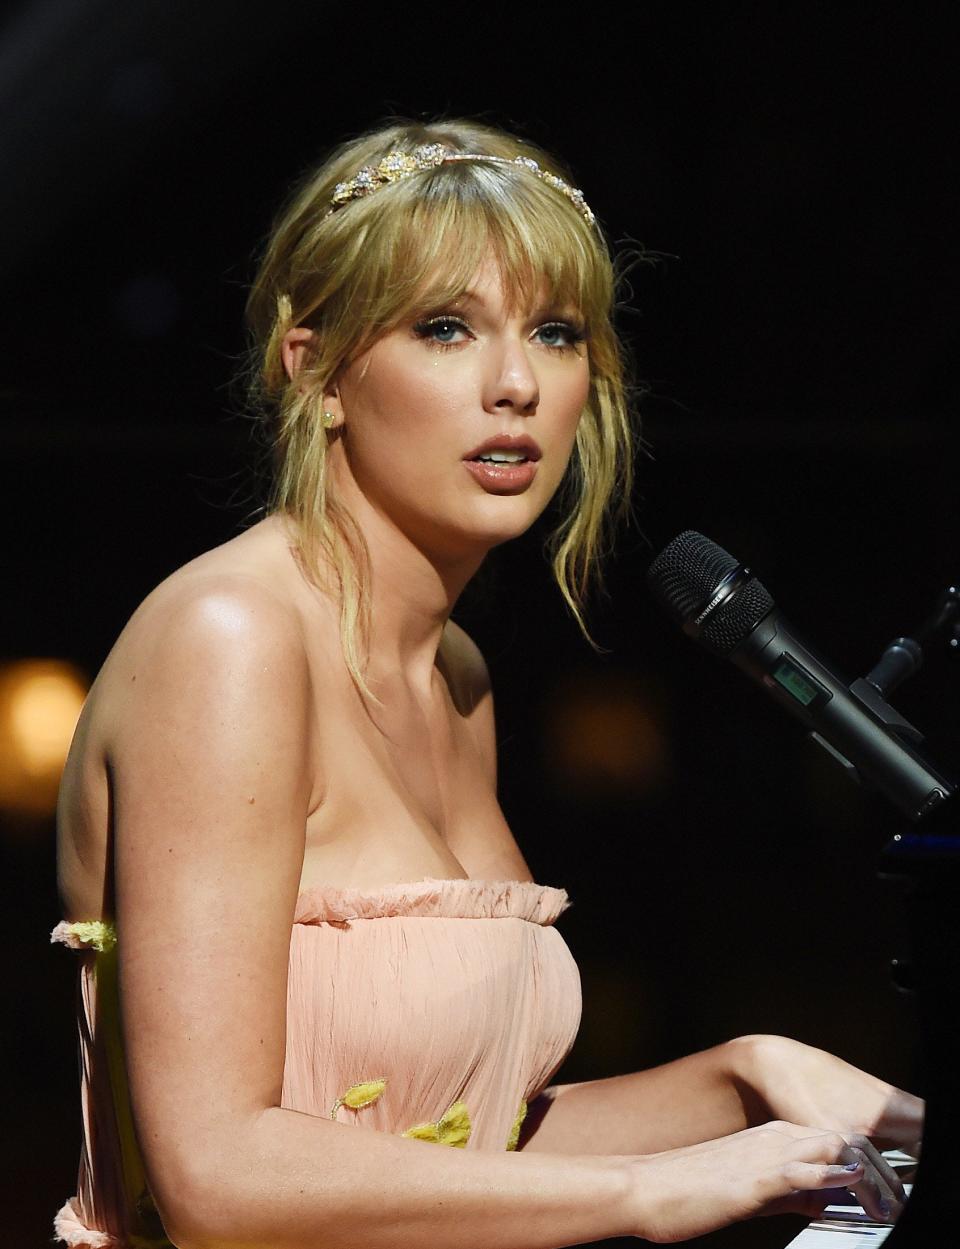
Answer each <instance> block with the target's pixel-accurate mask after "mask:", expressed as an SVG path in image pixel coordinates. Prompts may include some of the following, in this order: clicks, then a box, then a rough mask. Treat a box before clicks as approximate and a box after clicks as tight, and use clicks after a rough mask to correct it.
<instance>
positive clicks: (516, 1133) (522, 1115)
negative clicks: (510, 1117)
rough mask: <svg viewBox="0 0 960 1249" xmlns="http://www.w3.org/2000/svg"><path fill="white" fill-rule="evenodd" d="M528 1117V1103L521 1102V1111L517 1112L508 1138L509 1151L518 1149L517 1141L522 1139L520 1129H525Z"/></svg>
mask: <svg viewBox="0 0 960 1249" xmlns="http://www.w3.org/2000/svg"><path fill="white" fill-rule="evenodd" d="M526 1117H527V1103H526V1102H525V1101H521V1102H520V1109H519V1110H518V1111H517V1117H516V1119H514V1121H513V1127H512V1128H511V1129H510V1135H509V1136H508V1137H507V1149H516V1147H517V1141H519V1139H520V1129H521V1128H522V1127H523V1121H524V1119H526Z"/></svg>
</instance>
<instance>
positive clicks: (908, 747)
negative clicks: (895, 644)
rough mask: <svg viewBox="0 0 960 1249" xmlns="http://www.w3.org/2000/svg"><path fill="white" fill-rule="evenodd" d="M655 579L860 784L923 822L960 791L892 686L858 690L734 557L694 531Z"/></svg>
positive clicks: (692, 631)
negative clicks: (889, 697)
mask: <svg viewBox="0 0 960 1249" xmlns="http://www.w3.org/2000/svg"><path fill="white" fill-rule="evenodd" d="M647 581H648V583H649V585H650V589H651V590H652V592H653V594H654V597H655V598H657V599H658V600H659V602H660V603H661V604H662V605H663V606H664V607H665V608H666V610H667V613H668V614H669V615H670V616H672V617H673V619H674V620H676V621H677V622H678V623H679V624H680V625H681V626H682V628H683V630H684V632H685V633H687V634H689V635H690V636H691V637H692V638H694V639H695V640H696V641H698V642H699V643H700V644H701V645H702V646H705V647H706V648H707V650H709V651H712V652H713V654H715V655H720V656H722V657H723V658H725V659H729V660H731V661H732V662H733V663H735V664H736V665H737V667H738V668H740V669H742V671H744V672H745V673H747V675H748V676H750V677H752V679H753V680H755V681H757V682H758V683H759V684H760V685H762V686H763V688H764V689H765V690H766V691H767V693H768V694H770V695H771V696H772V697H773V698H774V699H775V700H776V701H777V702H778V703H779V704H780V705H781V707H785V708H786V710H787V711H789V712H790V713H791V714H792V715H794V716H796V718H797V719H798V720H800V721H801V723H803V724H805V725H806V727H807V728H808V729H809V730H810V735H811V736H812V737H813V739H814V740H815V741H816V742H817V743H818V744H819V745H820V746H822V747H823V748H824V749H825V750H827V751H828V753H829V754H831V755H832V756H833V757H834V758H835V759H836V760H838V761H839V762H840V763H841V764H842V765H843V766H844V767H845V768H846V770H847V771H848V772H849V773H850V774H852V775H853V776H854V778H855V779H861V780H863V781H866V782H869V783H870V784H872V785H873V786H875V787H876V788H877V789H878V790H879V791H880V792H881V793H882V794H884V795H885V796H886V797H887V798H888V799H889V800H890V801H891V802H892V803H894V805H895V806H897V807H898V808H899V809H900V810H901V811H902V812H903V813H904V814H905V815H906V816H907V817H908V818H910V819H911V820H920V819H922V818H923V817H925V816H926V815H928V814H929V813H930V812H931V811H933V810H934V809H935V808H936V807H938V806H939V805H940V804H941V803H943V802H944V801H945V800H946V799H947V798H949V797H950V796H951V795H952V794H953V792H954V788H955V787H954V785H953V783H952V782H951V781H949V780H947V779H946V777H944V776H943V775H942V774H940V773H939V772H938V771H937V770H936V768H935V767H934V766H933V765H932V764H931V763H930V762H928V761H927V760H926V759H925V758H924V757H923V755H922V754H921V753H920V751H919V750H918V749H917V746H918V744H919V743H920V742H922V741H923V735H922V734H921V733H920V732H919V731H918V730H917V729H916V728H914V726H913V725H912V724H910V723H908V721H906V720H905V719H904V718H903V717H902V716H901V715H900V714H899V712H897V711H895V710H894V709H893V707H891V706H890V705H889V703H887V701H886V700H885V698H884V697H883V694H882V692H881V691H882V688H883V687H882V686H879V685H875V684H872V683H871V682H870V681H869V680H864V679H860V680H856V681H854V682H852V684H848V683H847V682H846V681H845V680H844V679H843V678H842V677H841V676H839V675H838V674H837V673H836V672H835V671H834V669H833V668H832V666H831V665H830V664H829V663H828V662H827V661H826V660H825V659H823V658H821V657H820V656H819V655H818V654H817V653H816V652H815V651H814V650H813V648H812V647H810V646H808V645H807V644H806V642H804V641H802V640H801V639H800V638H799V637H798V636H797V635H796V634H795V633H794V631H793V629H792V628H791V627H790V625H788V624H787V622H786V621H785V620H784V619H783V617H782V616H781V615H780V613H779V612H778V610H777V608H776V605H775V604H774V601H773V598H772V597H771V595H770V593H769V591H768V590H767V588H766V586H764V585H763V584H762V583H761V582H760V581H758V580H757V578H756V577H755V576H754V575H753V573H752V572H751V570H750V569H749V568H747V567H746V566H745V565H743V564H741V563H739V562H738V561H737V560H736V559H734V557H733V556H732V555H731V554H730V553H729V552H728V551H725V550H724V549H723V548H722V547H720V546H717V544H716V543H715V542H711V541H710V539H709V538H705V537H704V536H703V534H701V533H697V532H696V531H695V530H692V529H688V530H686V531H685V532H683V533H681V534H680V535H679V536H678V537H676V538H674V540H673V541H672V542H671V543H669V545H667V546H666V547H665V548H664V549H663V550H662V551H661V552H660V554H659V555H658V556H657V557H656V559H655V560H654V561H653V563H652V564H651V566H650V570H649V572H648V573H647ZM905 641H906V640H905ZM911 645H913V646H914V647H916V643H911ZM916 649H917V651H918V652H919V647H916ZM914 662H915V663H918V662H919V656H917V657H916V658H915V660H914ZM875 671H876V670H875ZM871 675H873V674H871Z"/></svg>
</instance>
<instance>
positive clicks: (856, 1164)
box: [843, 1162, 860, 1171]
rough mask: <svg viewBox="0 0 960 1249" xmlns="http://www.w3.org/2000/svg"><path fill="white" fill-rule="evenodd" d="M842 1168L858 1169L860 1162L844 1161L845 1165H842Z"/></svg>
mask: <svg viewBox="0 0 960 1249" xmlns="http://www.w3.org/2000/svg"><path fill="white" fill-rule="evenodd" d="M843 1169H844V1171H859V1170H860V1163H859V1162H848V1163H846V1164H845V1166H844V1168H843Z"/></svg>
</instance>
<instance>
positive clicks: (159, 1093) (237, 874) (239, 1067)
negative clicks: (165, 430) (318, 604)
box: [109, 585, 311, 1221]
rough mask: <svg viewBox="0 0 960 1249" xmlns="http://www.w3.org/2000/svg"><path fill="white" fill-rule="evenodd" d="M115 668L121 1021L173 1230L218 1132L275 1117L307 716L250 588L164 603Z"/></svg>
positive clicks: (275, 608) (303, 683) (298, 658)
mask: <svg viewBox="0 0 960 1249" xmlns="http://www.w3.org/2000/svg"><path fill="white" fill-rule="evenodd" d="M128 662H129V664H130V671H129V672H126V671H125V672H124V673H123V680H124V685H125V692H124V694H123V699H122V704H121V705H120V707H119V710H118V714H117V717H116V723H115V725H114V727H113V731H112V741H111V745H110V749H109V769H110V776H111V787H112V801H113V830H114V870H115V900H116V922H117V933H118V945H117V952H118V960H119V986H120V1009H121V1021H122V1028H123V1036H124V1046H125V1054H126V1062H127V1071H128V1078H129V1085H130V1095H131V1104H132V1107H133V1111H134V1117H135V1121H136V1125H137V1130H138V1136H139V1140H140V1144H141V1149H142V1152H143V1155H144V1161H145V1165H146V1169H147V1175H148V1179H149V1181H150V1183H151V1188H152V1190H153V1192H154V1196H155V1197H156V1199H157V1202H158V1205H159V1206H160V1209H161V1211H162V1212H163V1211H164V1208H165V1207H166V1208H167V1209H168V1210H169V1211H170V1214H171V1217H172V1218H173V1220H174V1221H175V1220H176V1217H177V1209H178V1206H177V1203H178V1201H180V1200H188V1199H189V1198H185V1197H184V1194H185V1193H187V1194H188V1193H189V1192H190V1186H191V1180H192V1178H193V1177H201V1178H202V1177H203V1176H204V1174H205V1173H206V1172H207V1169H208V1168H209V1167H210V1166H212V1165H215V1158H214V1157H213V1155H214V1153H215V1152H216V1149H217V1141H218V1139H222V1134H223V1133H226V1132H229V1131H230V1124H231V1123H232V1122H234V1123H235V1122H237V1121H238V1118H239V1117H242V1116H246V1115H251V1114H255V1113H257V1112H258V1111H260V1110H262V1109H264V1108H266V1107H268V1106H271V1105H278V1104H279V1100H280V1089H281V1084H282V1077H283V1062H284V1048H285V1014H286V976H287V960H288V954H289V943H290V929H291V924H292V920H293V913H294V907H295V902H296V897H297V892H298V886H299V880H300V873H301V869H302V862H303V850H304V828H305V824H306V813H307V808H308V805H309V796H310V780H311V777H310V767H309V748H308V741H309V716H310V711H309V708H310V702H311V700H310V697H309V684H308V674H307V665H306V659H305V656H304V653H303V647H302V644H300V642H299V635H298V632H297V629H296V626H295V624H294V623H293V622H292V621H291V619H290V617H289V615H288V614H287V613H286V611H285V609H283V608H282V606H281V605H280V604H278V603H276V602H275V601H274V600H273V599H272V598H271V597H270V596H269V595H268V593H267V592H266V591H265V590H263V589H261V588H260V587H257V586H243V585H241V586H240V587H239V588H238V587H236V586H227V587H226V588H219V589H215V590H210V591H208V592H203V593H200V594H196V593H194V594H191V595H190V596H189V597H187V598H186V599H181V600H180V601H175V602H174V603H173V604H167V605H165V606H164V607H163V608H162V609H160V610H159V612H158V618H157V619H156V621H155V622H152V623H151V624H150V627H149V628H148V629H147V630H146V632H145V636H144V637H143V638H142V639H141V640H140V641H139V642H138V644H137V645H136V646H135V647H134V651H133V654H132V656H131V657H130V659H129V661H128Z"/></svg>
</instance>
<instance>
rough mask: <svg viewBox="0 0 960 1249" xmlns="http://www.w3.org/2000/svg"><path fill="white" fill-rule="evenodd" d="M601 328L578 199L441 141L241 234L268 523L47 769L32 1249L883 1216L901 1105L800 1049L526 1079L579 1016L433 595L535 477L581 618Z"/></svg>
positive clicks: (608, 359)
mask: <svg viewBox="0 0 960 1249" xmlns="http://www.w3.org/2000/svg"><path fill="white" fill-rule="evenodd" d="M517 158H520V159H517ZM534 161H535V162H536V164H534V163H533V162H534ZM612 304H613V280H612V269H611V264H610V260H609V256H608V253H607V251H606V249H605V246H604V244H603V241H602V237H601V235H600V233H599V231H598V228H597V225H596V222H595V220H594V218H593V214H592V212H591V211H590V209H589V207H588V206H587V204H586V202H585V201H584V199H583V197H582V195H581V194H580V192H579V191H577V190H576V189H575V188H574V187H573V186H572V185H571V184H570V182H569V180H568V179H567V178H566V177H565V176H563V175H562V174H561V173H560V172H559V170H558V166H557V164H556V162H555V161H554V160H552V158H550V157H548V156H546V155H545V154H544V153H542V152H539V151H537V150H535V149H533V148H532V147H531V146H530V145H528V144H521V143H520V142H519V141H518V140H516V139H515V138H513V137H512V136H510V135H507V134H504V133H503V132H500V131H497V130H494V129H492V128H489V127H485V126H481V125H478V124H474V123H466V122H447V123H444V124H438V125H432V126H420V125H415V124H410V125H397V126H391V127H389V128H386V129H383V130H380V131H378V132H375V133H373V134H370V135H367V136H364V137H363V138H361V139H358V140H356V141H354V142H352V143H348V144H346V145H344V146H343V147H342V148H341V149H340V150H339V151H338V152H337V153H336V154H335V155H334V156H333V157H332V158H331V159H330V160H329V161H328V162H327V163H326V164H325V165H324V166H323V167H322V168H321V169H320V170H319V171H317V172H316V173H314V174H312V175H311V176H310V177H309V178H308V179H306V180H305V181H304V183H303V184H302V186H301V187H300V189H299V191H298V192H297V194H296V195H295V196H294V198H293V199H292V200H291V202H290V203H289V205H288V206H287V208H286V210H285V211H284V213H283V214H282V215H281V217H280V218H279V220H278V222H277V223H276V225H275V228H274V231H273V233H272V236H271V239H270V242H269V245H268V247H267V249H266V252H265V255H264V257H263V260H262V263H261V267H260V271H259V274H258V276H257V279H256V282H255V284H254V288H253V291H252V294H251V298H250V304H249V312H250V322H251V327H252V330H253V334H254V339H255V342H256V344H257V351H258V367H257V373H258V378H259V387H260V393H261V398H262V399H263V401H264V403H265V405H266V407H267V409H268V411H269V413H270V419H271V421H272V429H273V433H274V441H275V449H276V459H275V468H276V486H275V492H274V498H273V506H272V508H271V509H270V511H269V513H268V515H267V516H266V517H265V518H264V519H263V520H261V521H260V522H259V523H258V524H255V525H254V526H253V527H252V528H251V529H249V530H247V531H246V532H244V533H242V534H241V535H240V536H239V537H237V538H235V539H233V540H232V541H230V542H227V543H226V544H225V545H224V546H221V547H219V548H217V549H215V550H213V551H209V552H207V553H206V554H204V555H201V556H200V557H199V558H198V559H196V560H194V561H192V562H191V563H189V564H187V565H186V566H185V567H184V568H182V569H180V570H179V571H178V572H176V573H175V574H174V575H173V576H172V577H170V578H169V579H168V580H167V581H165V582H164V583H163V584H162V585H161V586H159V587H158V588H157V589H156V590H155V591H154V592H153V593H152V594H151V595H150V596H149V597H148V598H147V599H146V600H145V602H144V603H143V604H142V605H141V607H140V608H139V609H138V610H137V612H136V613H135V614H134V616H133V618H132V619H131V621H130V622H129V624H128V625H127V627H126V628H125V630H124V631H123V633H122V635H121V637H120V639H119V640H118V642H117V644H116V646H115V647H114V649H113V651H112V652H111V654H110V656H109V657H108V659H107V661H106V663H105V665H104V667H103V669H102V671H101V673H100V675H99V676H98V678H97V681H96V682H95V684H94V687H93V689H92V691H91V693H90V696H89V699H88V701H87V704H86V706H85V708H84V712H83V715H82V717H81V720H80V724H79V726H78V729H77V733H76V738H75V741H74V744H73V747H72V749H71V753H70V757H69V760H68V763H67V767H66V771H65V775H64V781H63V787H62V794H61V805H60V819H59V872H60V887H61V893H62V898H63V903H64V913H65V916H66V918H65V920H64V922H63V923H62V924H61V925H59V926H58V928H57V929H56V930H55V933H54V936H55V938H56V939H58V940H63V941H65V942H66V943H67V944H71V945H74V946H76V947H80V948H82V949H84V951H85V952H84V953H83V954H82V958H83V960H84V962H83V967H82V971H81V987H82V998H81V1002H82V1012H81V1019H80V1029H81V1045H82V1056H83V1092H84V1119H85V1138H84V1152H83V1155H82V1159H81V1171H80V1187H79V1193H78V1196H77V1197H76V1198H74V1199H73V1200H72V1201H70V1202H68V1203H67V1205H66V1206H65V1207H64V1208H63V1210H62V1211H61V1212H60V1215H59V1216H58V1220H57V1231H58V1234H59V1235H60V1237H61V1238H62V1239H63V1240H65V1241H66V1242H67V1243H68V1244H70V1245H73V1246H75V1247H77V1246H91V1247H100V1246H105V1245H111V1246H121V1247H126V1246H132V1245H136V1246H143V1245H164V1244H169V1243H171V1242H172V1243H173V1244H175V1245H177V1246H180V1247H181V1249H211V1247H213V1246H217V1247H218V1249H221V1247H225V1246H231V1247H232V1246H246V1245H257V1246H262V1245H270V1246H275V1247H278V1249H307V1247H308V1246H309V1249H317V1247H318V1246H341V1245H343V1244H347V1243H349V1244H350V1245H352V1246H357V1247H369V1249H380V1247H383V1249H386V1247H387V1246H395V1245H401V1244H402V1245H404V1246H408V1245H419V1244H428V1243H429V1244H431V1245H435V1246H449V1247H450V1249H455V1247H457V1246H464V1247H465V1249H466V1247H468V1246H469V1249H479V1247H483V1246H491V1247H492V1246H510V1249H547V1247H553V1246H561V1245H571V1244H578V1243H581V1242H583V1241H592V1240H600V1239H603V1238H607V1237H612V1236H616V1235H636V1236H643V1237H646V1238H648V1239H650V1240H657V1241H670V1240H681V1239H685V1238H688V1237H691V1236H694V1235H697V1234H699V1233H702V1232H705V1231H707V1230H710V1229H712V1228H716V1227H720V1226H723V1225H724V1224H727V1223H730V1222H732V1221H735V1220H737V1219H743V1218H747V1217H749V1216H751V1215H755V1214H761V1213H769V1212H772V1211H780V1210H787V1209H791V1210H800V1211H805V1212H811V1213H812V1212H815V1211H817V1210H819V1209H821V1208H822V1207H823V1205H824V1204H825V1203H826V1202H827V1200H828V1199H829V1197H830V1195H831V1194H830V1190H831V1189H835V1188H837V1187H840V1186H843V1187H849V1188H852V1189H853V1190H854V1192H856V1194H857V1195H858V1196H859V1198H860V1199H861V1200H862V1201H863V1202H864V1204H865V1205H866V1206H867V1208H868V1209H869V1210H871V1211H872V1212H873V1213H874V1214H876V1216H877V1217H881V1218H883V1217H891V1216H894V1215H895V1214H896V1213H897V1210H898V1208H899V1203H900V1201H901V1200H902V1196H903V1194H902V1189H901V1187H900V1186H899V1183H898V1181H897V1180H896V1177H895V1176H893V1174H892V1172H891V1171H890V1169H889V1167H887V1165H886V1163H885V1162H884V1161H883V1160H882V1159H881V1158H880V1157H879V1154H878V1153H877V1150H876V1148H875V1147H874V1145H873V1144H872V1143H871V1142H869V1141H868V1140H867V1139H866V1137H867V1136H873V1137H876V1138H877V1139H878V1140H882V1141H884V1142H889V1143H894V1142H900V1143H907V1142H912V1141H915V1140H916V1139H917V1137H918V1135H919V1126H920V1115H921V1111H922V1105H921V1103H920V1102H919V1101H918V1100H917V1099H916V1098H913V1097H911V1096H910V1095H909V1094H906V1093H903V1092H901V1091H900V1090H897V1089H895V1088H893V1087H892V1086H890V1085H887V1084H885V1083H883V1082H882V1081H880V1080H877V1079H874V1078H873V1077H872V1076H869V1075H867V1074H865V1073H863V1072H860V1071H857V1070H856V1069H854V1068H852V1067H850V1066H848V1065H847V1064H845V1063H843V1062H842V1061H840V1060H839V1059H836V1058H833V1057H832V1056H830V1055H828V1054H825V1053H823V1052H821V1051H819V1050H815V1049H811V1048H809V1047H807V1046H802V1045H798V1044H796V1043H793V1042H790V1041H788V1040H786V1039H784V1038H777V1037H745V1038H738V1039H736V1040H734V1041H731V1042H729V1043H727V1044H725V1045H721V1046H718V1047H715V1048H714V1049H711V1050H708V1051H706V1052H704V1053H701V1054H695V1055H692V1056H690V1057H688V1058H684V1059H681V1060H679V1061H677V1062H675V1063H671V1064H668V1065H667V1066H664V1067H660V1068H657V1069H654V1070H651V1071H645V1072H639V1073H636V1074H634V1075H630V1076H623V1077H618V1078H616V1079H612V1080H599V1081H594V1082H589V1083H585V1084H580V1085H567V1086H559V1087H547V1086H548V1084H549V1080H550V1077H551V1075H552V1074H553V1072H554V1071H555V1070H556V1069H557V1067H558V1066H559V1064H560V1062H561V1061H562V1059H563V1057H564V1056H565V1054H566V1052H567V1051H568V1049H569V1047H570V1045H571V1044H572V1041H573V1037H574V1034H575V1031H576V1027H577V1023H578V1018H579V983H578V978H577V974H576V968H575V966H574V964H573V961H572V959H571V957H570V955H569V952H568V951H567V949H566V946H565V945H564V943H563V941H562V939H561V938H560V937H559V934H558V933H557V932H556V930H555V929H554V928H553V927H552V923H553V920H554V919H555V918H556V917H557V915H558V914H559V913H560V911H561V910H562V909H563V907H564V905H565V902H566V895H565V894H564V893H563V891H562V890H559V889H554V888H551V887H548V886H541V885H537V884H535V883H534V882H532V880H531V877H530V872H529V869H528V868H527V865H526V863H525V862H524V859H523V856H522V854H521V852H520V850H519V848H518V847H517V845H516V843H515V842H514V840H513V837H512V835H511V833H510V830H509V828H508V827H507V825H506V822H505V820H504V818H503V815H502V812H501V811H500V808H499V806H498V804H497V799H496V777H495V770H496V751H495V737H494V720H493V704H492V697H491V692H490V685H489V679H488V675H487V670H486V666H485V664H484V661H483V657H482V655H481V654H480V652H479V651H478V649H477V647H476V646H475V645H474V643H473V642H472V641H471V639H470V638H469V637H468V636H467V635H466V634H465V633H464V631H463V630H462V629H460V628H459V627H458V626H457V625H455V624H454V623H453V622H452V621H451V619H450V613H451V610H452V608H453V606H454V604H455V603H456V601H457V598H458V596H459V594H460V592H461V591H462V589H463V588H464V586H465V585H466V583H467V582H468V581H469V580H470V578H471V577H472V576H473V575H474V573H475V572H476V571H477V569H478V568H479V567H480V565H481V563H482V561H483V559H484V556H485V555H486V553H487V552H488V551H489V550H490V548H491V547H493V546H496V545H497V544H498V543H501V542H505V541H508V540H509V539H511V538H514V537H517V536H519V535H520V534H522V533H524V532H525V531H526V530H527V529H528V528H529V527H530V525H531V524H532V523H533V522H534V521H535V520H536V519H537V517H538V516H540V515H541V514H542V513H543V511H544V509H545V508H546V506H547V504H548V502H549V501H550V499H551V498H552V497H553V496H554V495H555V494H556V493H557V492H558V490H560V489H561V487H563V489H564V490H565V491H566V498H567V500H568V503H569V506H568V509H567V517H566V520H565V521H564V522H563V523H562V524H561V526H560V529H559V531H558V533H557V535H556V536H555V539H554V541H553V543H552V546H551V551H552V556H553V566H554V571H555V574H556V578H557V581H558V584H559V587H560V589H561V591H562V593H563V594H564V596H565V598H566V600H567V602H568V604H569V605H570V607H571V609H572V610H573V611H574V613H575V615H576V616H577V618H578V620H579V621H580V623H581V625H583V619H582V614H581V610H580V604H581V602H582V596H583V590H584V587H585V584H586V580H587V574H588V572H590V571H591V569H593V568H594V567H595V562H596V558H597V555H598V553H599V552H601V551H602V549H603V547H604V541H605V526H606V525H607V523H608V522H607V519H606V518H607V516H608V514H609V511H610V509H609V506H608V505H609V504H610V501H611V499H613V498H615V497H619V498H621V499H625V498H626V497H627V496H628V495H629V488H630V481H631V467H630V466H631V428H630V421H629V418H628V416H627V411H626V406H625V403H624V388H623V381H622V370H621V364H620V353H619V351H618V347H617V340H616V338H615V335H614V332H613V329H612V325H611V319H610V318H611V311H612ZM528 1108H529V1113H527V1111H528ZM770 1121H772V1122H770ZM354 1128H356V1129H359V1130H357V1131H354V1130H351V1129H354ZM437 1144H446V1145H452V1146H458V1147H460V1149H458V1150H456V1151H453V1150H450V1149H438V1148H436V1147H435V1146H436V1145H437Z"/></svg>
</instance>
